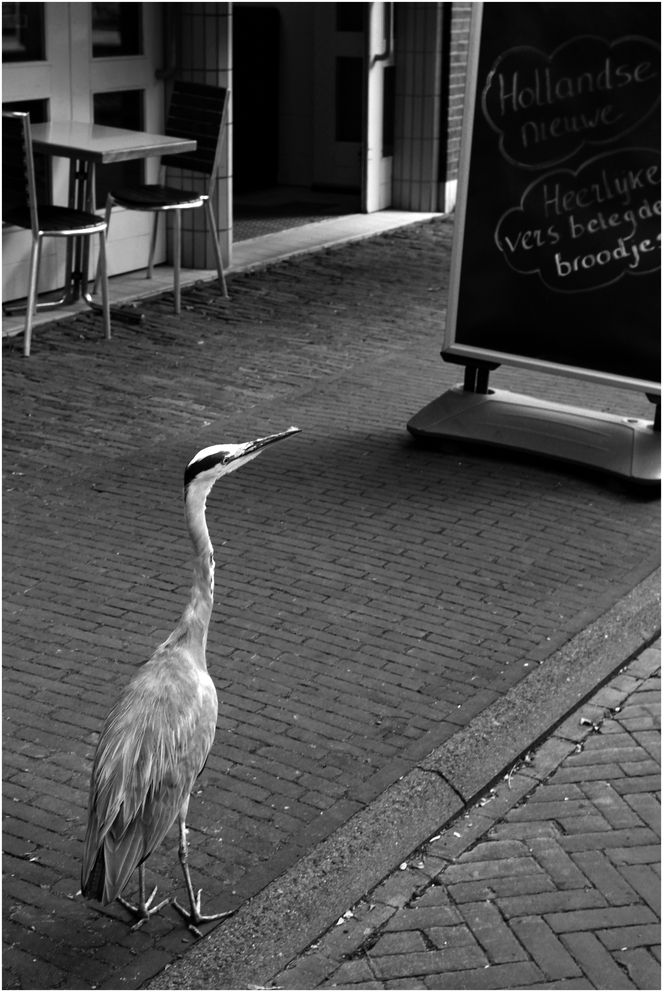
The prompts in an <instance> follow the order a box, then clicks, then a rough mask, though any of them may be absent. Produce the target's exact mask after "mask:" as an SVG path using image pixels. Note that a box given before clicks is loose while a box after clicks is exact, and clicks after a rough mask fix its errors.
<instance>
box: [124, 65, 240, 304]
mask: <svg viewBox="0 0 663 992" xmlns="http://www.w3.org/2000/svg"><path fill="white" fill-rule="evenodd" d="M227 110H228V90H227V89H222V88H220V87H217V86H205V85H203V84H202V83H185V82H179V81H178V82H175V83H174V85H173V93H172V97H171V101H170V108H169V111H168V120H167V121H166V127H165V133H166V134H167V135H170V136H173V137H178V138H192V139H194V140H195V141H196V142H197V147H196V150H195V151H194V152H185V153H184V154H181V155H164V156H162V158H161V174H160V177H159V178H160V182H159V183H158V184H156V185H154V184H147V185H139V186H126V187H122V188H120V189H113V190H111V191H110V193H109V194H108V198H107V200H106V221H107V222H108V224H110V215H111V210H112V208H113V206H114V205H115V204H117V205H118V206H121V207H125V209H127V210H144V211H154V227H153V229H152V242H151V245H150V257H149V261H148V264H147V278H148V279H151V278H152V272H153V264H154V252H155V249H156V240H157V225H158V222H159V215H160V214H161V213H165V212H166V211H168V210H172V211H173V212H174V219H175V237H174V245H173V268H174V291H175V313H180V309H181V305H180V266H181V255H182V210H191V209H193V208H195V207H203V206H204V207H205V211H206V214H207V218H208V221H209V226H210V231H211V234H212V240H213V243H214V253H215V256H216V268H217V272H218V273H219V282H220V284H221V287H222V290H223V295H224V296H227V295H228V290H227V287H226V280H225V275H224V272H223V262H222V259H221V247H220V245H219V235H218V232H217V229H216V223H215V221H214V214H213V212H212V204H211V201H210V197H211V195H212V192H213V185H214V181H215V179H216V176H217V173H218V171H219V166H220V164H221V151H222V148H223V139H224V136H225V124H226V115H227ZM168 165H170V166H174V167H175V168H177V169H186V170H190V171H191V172H196V173H199V174H200V175H203V176H206V177H207V179H208V182H207V192H205V193H199V192H196V191H194V190H187V189H178V188H175V187H172V186H164V185H163V181H164V178H165V167H166V166H168Z"/></svg>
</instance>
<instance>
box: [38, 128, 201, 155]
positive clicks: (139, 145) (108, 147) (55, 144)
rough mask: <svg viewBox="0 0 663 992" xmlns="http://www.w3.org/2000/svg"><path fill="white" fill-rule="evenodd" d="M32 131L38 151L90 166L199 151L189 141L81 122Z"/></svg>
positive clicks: (193, 142) (192, 142)
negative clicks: (94, 163)
mask: <svg viewBox="0 0 663 992" xmlns="http://www.w3.org/2000/svg"><path fill="white" fill-rule="evenodd" d="M30 130H31V132H32V145H33V148H34V150H35V151H40V152H47V153H48V154H49V155H61V156H63V157H64V158H81V159H86V160H87V161H90V162H104V163H107V162H122V161H125V160H127V159H134V158H149V157H150V156H151V155H176V154H178V153H179V152H192V151H195V149H196V142H195V141H193V140H190V139H188V138H169V137H166V135H164V134H149V133H148V132H146V131H127V130H124V129H123V128H118V127H106V126H105V125H102V124H91V123H89V124H85V123H83V122H81V121H49V122H48V123H47V124H32V125H31V128H30Z"/></svg>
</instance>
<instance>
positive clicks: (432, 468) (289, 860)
mask: <svg viewBox="0 0 663 992" xmlns="http://www.w3.org/2000/svg"><path fill="white" fill-rule="evenodd" d="M449 250H450V225H449V224H448V222H444V221H437V222H435V223H432V224H425V225H421V226H419V227H416V228H411V229H406V230H404V231H401V232H397V233H395V234H391V235H387V236H382V237H380V238H376V239H373V240H371V241H368V242H363V243H359V244H353V245H348V246H346V247H343V248H340V249H335V250H332V251H326V252H321V253H319V254H318V255H312V256H307V257H304V258H299V259H295V260H293V261H291V262H287V263H282V264H279V265H278V266H274V267H272V268H270V269H267V270H264V271H261V272H255V273H251V274H247V275H244V276H236V277H232V279H231V281H230V288H231V299H230V301H229V302H227V301H224V300H223V299H222V298H221V297H220V296H219V295H218V293H217V292H216V289H215V287H214V286H213V285H209V286H207V285H203V286H198V287H196V288H194V289H192V290H188V291H187V292H186V293H185V298H186V305H185V312H184V314H183V315H182V317H181V318H180V319H178V318H176V317H175V316H174V315H173V314H172V310H171V303H170V300H169V298H168V295H166V296H164V297H162V298H158V299H155V300H153V301H150V302H149V303H146V304H144V305H142V306H143V309H145V311H146V314H147V317H146V321H145V323H144V325H141V326H140V327H133V326H128V325H120V324H118V325H117V326H116V327H115V328H114V338H113V340H112V341H111V342H104V341H103V340H102V339H101V337H100V333H99V327H98V325H97V322H96V320H95V318H93V317H92V316H89V315H83V316H81V317H77V318H75V319H73V320H69V321H66V322H62V323H60V324H57V325H52V326H50V327H49V328H48V329H44V330H41V331H40V333H39V340H38V341H35V349H34V355H33V357H32V358H31V359H29V360H25V359H23V358H22V357H21V355H20V341H18V340H17V339H9V341H8V342H7V343H6V344H5V345H4V348H3V354H4V362H3V373H4V381H5V385H4V400H5V403H4V421H5V431H4V441H5V454H4V465H3V467H4V470H5V480H6V481H5V484H6V488H5V495H4V510H5V537H4V558H5V567H4V592H5V625H4V662H5V688H4V703H5V722H4V734H5V745H4V758H5V776H4V788H5V809H4V811H5V822H4V837H5V849H6V852H7V854H6V862H5V870H6V881H5V920H6V930H5V937H6V940H7V941H8V945H9V949H8V951H7V953H6V954H5V968H6V969H7V972H6V977H5V986H6V987H7V988H12V987H29V988H74V987H80V988H92V987H107V988H117V987H124V988H135V987H138V986H139V985H140V984H141V983H142V982H144V981H146V980H147V979H148V978H149V977H150V976H151V975H153V974H156V973H157V972H158V971H160V970H161V969H162V968H163V967H164V966H165V965H166V964H168V963H169V962H171V961H172V960H173V959H174V958H175V957H177V956H178V955H179V954H180V953H182V951H183V950H185V949H186V948H187V946H188V945H189V944H190V941H189V937H188V935H186V934H184V933H183V932H182V928H181V926H180V924H179V921H178V920H177V919H176V918H175V914H173V913H171V911H170V910H166V911H164V913H163V914H162V915H161V916H160V917H159V918H155V919H153V920H152V921H151V922H150V926H149V927H146V928H143V929H142V930H141V931H139V932H138V933H136V934H130V933H128V932H127V928H126V923H125V918H124V914H123V911H122V910H121V909H120V908H119V907H117V908H116V907H112V908H109V910H108V911H105V912H103V913H102V912H99V911H97V910H95V909H94V908H93V907H91V906H89V905H87V904H84V903H82V902H81V900H80V899H79V898H77V891H78V884H79V883H78V873H79V858H80V846H81V838H82V832H83V827H84V815H85V804H86V790H87V781H88V775H89V767H90V760H91V756H92V753H93V749H94V744H95V740H96V733H97V731H98V728H99V726H100V724H101V722H102V720H103V718H104V716H105V714H106V713H107V711H108V708H109V707H110V705H111V704H112V702H113V700H114V698H115V697H116V695H117V692H118V689H119V687H120V686H121V685H123V684H124V683H125V682H126V681H127V680H128V678H129V677H130V676H131V674H132V672H133V671H134V669H135V667H136V665H137V664H139V663H140V662H141V661H142V660H143V659H144V658H145V657H146V656H147V655H148V654H149V653H151V651H152V650H153V649H154V647H155V646H156V644H157V643H158V642H159V641H160V640H162V639H163V638H164V637H165V636H166V635H167V634H168V633H169V632H170V629H172V626H173V623H174V621H175V620H176V618H177V616H178V615H179V612H180V611H181V608H182V605H183V602H184V600H185V597H186V594H187V592H188V583H189V568H188V566H187V560H188V558H189V556H190V548H189V545H188V543H187V538H186V535H185V533H184V527H183V521H182V511H181V503H180V493H179V486H180V479H181V472H182V467H183V465H184V464H185V463H186V461H187V460H188V459H189V458H190V457H191V455H192V453H194V452H195V451H196V450H197V449H198V448H199V447H202V446H203V445H205V444H209V443H212V442H215V441H218V440H223V439H237V440H240V439H246V438H249V437H253V436H259V435H260V434H265V433H269V432H270V431H271V430H278V429H282V428H283V426H284V425H285V426H288V425H289V424H290V423H296V424H298V426H300V427H302V428H304V433H303V434H301V435H300V436H299V437H298V438H297V439H296V442H295V441H293V443H292V444H291V445H288V446H287V447H288V451H287V453H283V456H282V457H279V458H275V457H271V456H270V455H265V456H264V457H263V459H262V460H261V461H260V462H257V463H253V464H252V465H251V466H250V467H249V468H247V469H246V471H245V472H244V473H243V474H242V473H238V474H237V475H234V476H232V477H231V478H229V479H228V480H226V485H225V486H224V487H223V491H221V487H218V488H219V491H218V492H217V491H215V492H214V494H213V496H212V498H211V500H210V503H209V513H208V517H209V522H210V530H211V533H212V538H213V541H214V542H215V545H216V548H217V562H218V567H217V591H216V604H215V614H214V618H213V623H212V627H211V630H210V640H209V662H210V669H211V672H212V674H213V677H214V679H215V682H216V684H217V687H218V689H219V693H220V716H219V726H218V732H217V738H216V742H215V745H214V749H213V753H212V756H211V758H210V761H209V763H208V766H207V768H206V770H205V773H204V775H203V776H202V777H201V779H200V781H199V788H198V789H197V793H196V796H195V797H194V799H193V801H192V806H191V817H190V820H191V828H192V831H191V839H192V869H193V872H194V875H195V878H196V881H197V882H198V883H199V884H202V886H203V888H204V892H205V893H206V895H207V902H206V905H207V907H208V908H209V910H210V911H213V910H214V909H215V908H219V909H221V908H226V907H229V906H237V905H240V904H241V903H243V902H244V901H245V900H246V899H247V898H249V897H250V896H252V895H254V894H255V893H256V892H259V891H260V890H261V889H262V888H263V887H264V886H265V885H266V884H267V883H269V882H270V881H271V880H273V879H274V878H275V877H277V876H278V875H279V874H280V872H282V871H283V870H284V869H285V868H287V867H288V866H291V865H293V864H294V863H296V862H297V860H298V859H299V858H301V856H302V855H303V854H304V853H305V852H306V851H307V850H309V849H310V848H311V846H312V845H315V844H316V843H318V842H319V841H320V840H321V839H323V838H324V837H326V836H328V835H329V834H330V833H332V832H333V831H334V830H335V829H336V828H337V827H338V826H339V825H341V824H343V823H345V822H347V821H348V819H349V818H350V817H351V816H352V815H353V814H355V813H356V812H357V811H359V810H361V809H364V808H365V807H366V804H368V803H370V802H371V800H372V799H374V798H375V797H376V796H378V795H379V794H380V793H381V792H382V790H384V789H385V788H386V787H387V786H388V785H389V784H390V783H392V782H395V781H397V780H398V778H399V777H400V776H401V775H403V773H404V772H405V771H406V770H407V769H408V768H411V767H413V765H414V764H415V762H416V761H417V760H418V759H419V758H421V756H422V755H423V754H426V753H427V752H428V750H430V749H431V747H433V746H435V744H436V743H439V742H440V741H441V740H444V739H445V738H446V737H449V736H451V735H453V734H454V733H455V732H456V731H457V730H458V728H459V727H463V726H464V725H466V724H468V723H469V722H470V721H471V720H472V719H473V718H474V717H475V716H476V714H477V713H480V712H481V711H482V710H483V709H485V707H486V706H488V705H489V704H490V703H491V702H493V701H494V700H495V699H496V698H499V697H500V696H501V695H502V694H503V693H505V692H506V691H507V690H508V688H509V686H510V685H512V684H514V683H516V682H518V681H519V680H521V679H523V678H525V677H526V676H527V675H528V673H529V672H531V671H532V668H533V667H534V666H535V665H538V664H540V663H541V662H545V659H546V657H549V656H550V655H551V654H552V653H553V652H554V650H555V649H556V648H557V647H559V646H560V645H562V644H564V643H565V642H566V641H567V640H568V639H569V638H570V637H571V636H572V635H573V634H575V633H576V632H578V631H579V630H582V629H583V628H584V627H585V626H586V624H587V623H588V622H589V621H590V620H591V619H594V618H595V617H597V616H599V615H601V614H602V613H603V612H604V611H606V610H607V609H609V608H610V606H611V605H612V604H614V603H615V602H617V601H619V600H620V598H621V597H623V596H624V595H625V594H626V593H627V592H628V591H629V590H630V589H632V588H633V587H634V586H635V585H636V584H637V583H638V582H639V581H640V580H641V579H642V578H644V577H645V576H646V575H648V574H649V573H650V572H651V571H652V570H653V569H654V568H655V566H656V564H657V555H656V547H657V540H658V525H659V517H658V506H657V503H656V502H655V499H653V498H652V494H651V493H645V494H642V493H638V492H634V491H632V490H630V489H629V487H627V486H625V485H624V484H622V483H620V482H610V481H607V480H605V479H602V478H599V477H597V476H595V475H594V474H592V473H588V472H587V473H586V472H583V471H581V470H573V469H560V468H558V467H555V466H553V465H550V464H548V463H545V462H542V461H538V460H529V461H528V460H524V459H521V458H518V457H509V456H504V455H499V456H497V455H495V454H493V453H490V452H484V451H465V450H461V449H454V450H450V451H447V452H446V453H440V452H437V451H433V450H429V449H424V448H420V447H418V446H417V445H416V444H414V443H413V442H412V440H411V439H410V438H409V436H408V435H407V434H406V432H405V424H406V422H407V420H408V419H409V418H410V417H411V416H412V414H413V412H416V411H417V410H418V409H420V408H421V407H422V406H423V405H424V404H425V403H427V402H429V401H430V400H431V399H432V398H434V397H435V396H436V395H438V394H439V393H440V392H441V391H443V389H445V388H447V387H448V386H449V385H450V384H452V383H453V382H455V381H456V380H457V378H458V370H457V369H454V368H452V367H449V366H445V365H443V363H442V362H441V361H439V359H438V358H437V353H438V351H439V341H440V334H441V321H442V317H443V312H444V306H445V290H446V283H447V271H448V261H449ZM499 385H500V386H503V387H504V388H512V389H520V390H521V391H535V392H538V393H540V394H541V395H544V396H549V397H550V398H556V399H560V400H565V401H568V402H575V403H577V404H584V405H589V406H593V407H595V408H598V409H605V410H609V411H612V412H622V413H630V414H634V415H644V416H646V415H647V414H648V410H649V405H648V404H647V402H646V400H645V399H644V398H642V397H637V396H633V395H631V394H629V393H625V392H623V391H619V390H610V389H605V388H598V387H592V386H588V384H586V383H580V382H575V381H572V380H563V379H559V380H557V379H552V377H545V376H530V375H525V374H524V373H522V372H519V371H517V370H506V369H505V370H500V373H499ZM148 876H149V878H150V879H153V880H154V882H155V883H158V884H159V886H160V889H161V891H167V892H175V891H176V890H178V889H179V888H180V887H181V879H180V875H179V867H178V865H177V858H176V838H175V837H174V836H171V837H169V838H168V839H167V841H166V842H165V843H164V845H163V846H162V848H161V849H160V851H159V852H157V854H156V855H155V856H154V857H153V858H152V859H151V860H150V864H149V866H148Z"/></svg>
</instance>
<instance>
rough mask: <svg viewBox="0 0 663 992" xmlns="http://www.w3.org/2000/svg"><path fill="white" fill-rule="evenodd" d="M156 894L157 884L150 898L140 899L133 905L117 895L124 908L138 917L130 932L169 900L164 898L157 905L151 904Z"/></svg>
mask: <svg viewBox="0 0 663 992" xmlns="http://www.w3.org/2000/svg"><path fill="white" fill-rule="evenodd" d="M156 894H157V886H155V888H154V889H153V891H152V895H151V896H150V898H149V899H141V900H140V901H139V903H138V905H137V906H134V904H133V903H131V902H127V900H126V899H123V898H122V896H118V897H117V901H118V902H119V903H120V905H121V906H124V908H125V909H128V910H129V912H130V913H132V914H133V915H134V916H136V917H138V922H137V923H134V925H133V926H132V928H131V932H132V933H133V932H134V931H135V930H138V929H140V927H142V925H143V923H145V922H146V921H147V920H149V918H150V916H154V914H155V913H158V912H159V910H160V909H163V907H164V906H167V905H168V903H169V902H170V899H164V900H162V902H160V903H159V904H158V905H157V906H152V900H153V899H154V897H155V895H156Z"/></svg>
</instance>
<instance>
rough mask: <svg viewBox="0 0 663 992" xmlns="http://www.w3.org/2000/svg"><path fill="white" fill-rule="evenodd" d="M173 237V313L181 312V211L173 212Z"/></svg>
mask: <svg viewBox="0 0 663 992" xmlns="http://www.w3.org/2000/svg"><path fill="white" fill-rule="evenodd" d="M173 213H174V214H175V235H174V242H173V268H174V273H173V275H174V281H175V313H180V312H181V309H182V308H181V304H180V265H181V263H182V211H181V210H174V211H173Z"/></svg>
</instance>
